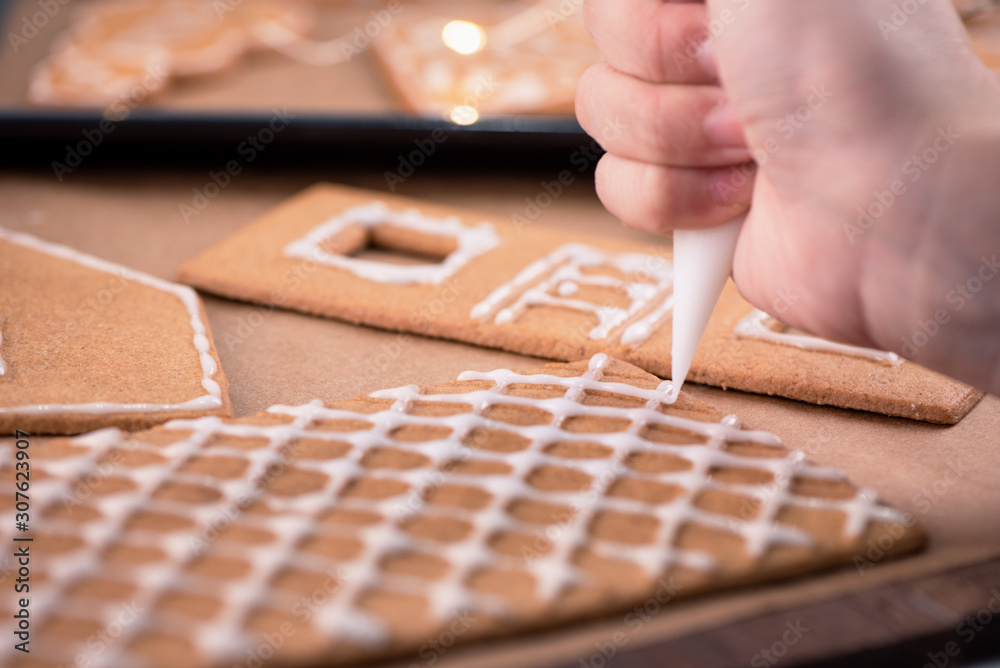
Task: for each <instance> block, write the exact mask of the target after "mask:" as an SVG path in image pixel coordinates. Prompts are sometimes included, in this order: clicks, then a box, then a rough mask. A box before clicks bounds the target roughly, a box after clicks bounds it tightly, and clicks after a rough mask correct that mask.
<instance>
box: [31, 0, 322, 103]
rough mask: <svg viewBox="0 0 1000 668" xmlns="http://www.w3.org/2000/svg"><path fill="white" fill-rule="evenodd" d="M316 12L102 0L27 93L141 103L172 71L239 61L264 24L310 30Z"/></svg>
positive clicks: (264, 5)
mask: <svg viewBox="0 0 1000 668" xmlns="http://www.w3.org/2000/svg"><path fill="white" fill-rule="evenodd" d="M311 21H312V15H311V12H309V11H308V9H307V8H306V7H305V6H304V5H301V4H295V3H280V2H278V1H277V0H240V1H239V2H221V1H220V2H209V1H208V0H146V1H145V2H134V1H133V0H97V1H95V2H91V3H88V4H87V5H85V6H83V7H81V8H80V9H79V10H78V11H77V13H76V14H75V15H74V20H73V24H72V26H71V28H70V29H69V31H68V32H67V34H66V35H65V36H63V38H62V39H61V40H60V42H59V43H58V45H57V46H56V47H55V48H54V49H53V51H52V53H51V54H50V55H49V56H48V57H47V58H46V59H45V60H43V61H42V62H41V63H40V64H39V65H38V66H37V67H36V69H35V71H34V73H33V75H32V78H31V82H30V84H29V88H28V100H29V101H31V102H33V103H35V104H45V105H82V106H107V105H112V104H114V103H116V102H118V103H126V102H132V103H135V102H142V101H144V100H145V99H147V98H149V97H152V96H153V95H155V94H156V93H157V92H159V91H160V90H161V89H163V88H164V87H165V86H166V85H167V84H168V83H169V80H170V78H171V77H183V76H192V75H201V74H208V73H212V72H217V71H219V70H221V69H224V68H226V67H228V66H230V65H232V64H233V63H234V62H236V61H237V60H238V59H239V58H240V57H241V56H242V55H243V53H244V52H245V51H246V50H247V49H249V48H255V47H259V46H262V45H261V44H260V43H259V42H258V41H257V39H256V37H254V35H253V33H254V31H255V30H257V29H258V28H260V27H262V26H276V27H278V28H280V29H283V30H284V31H286V33H290V34H296V35H297V34H300V33H301V32H303V31H305V30H307V29H308V28H309V27H310V25H311Z"/></svg>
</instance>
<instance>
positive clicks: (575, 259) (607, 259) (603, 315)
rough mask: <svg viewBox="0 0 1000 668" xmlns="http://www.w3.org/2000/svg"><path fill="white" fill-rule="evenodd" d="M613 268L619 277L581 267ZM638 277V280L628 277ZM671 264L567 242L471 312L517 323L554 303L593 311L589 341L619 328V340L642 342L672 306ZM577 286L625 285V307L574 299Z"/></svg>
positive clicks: (498, 321) (500, 288)
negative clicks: (535, 308)
mask: <svg viewBox="0 0 1000 668" xmlns="http://www.w3.org/2000/svg"><path fill="white" fill-rule="evenodd" d="M600 267H611V268H613V269H616V270H617V271H619V272H620V273H621V274H623V277H622V278H615V277H612V276H607V275H601V274H588V273H584V271H583V270H584V269H595V268H600ZM630 277H637V280H630ZM673 280H674V271H673V263H672V262H670V261H669V260H665V259H663V258H658V257H656V256H654V255H645V254H642V253H607V252H604V251H601V250H598V249H596V248H593V247H591V246H586V245H584V244H576V243H571V244H565V245H563V246H560V247H559V248H557V249H556V250H554V251H552V252H551V253H549V254H548V255H546V256H545V257H543V258H541V259H539V260H536V261H534V262H532V263H531V264H529V265H528V266H527V267H525V268H524V269H522V270H521V272H520V273H519V274H518V275H517V276H515V277H514V278H513V279H511V280H510V281H508V282H506V283H504V284H503V285H500V286H499V287H497V288H496V289H495V290H493V292H491V293H490V294H489V295H488V296H487V297H486V299H484V300H483V301H481V302H479V303H478V304H476V305H475V306H474V307H472V311H471V312H470V313H469V316H470V317H471V318H474V319H476V320H487V319H490V318H492V319H493V321H494V322H496V323H497V324H505V323H511V322H515V321H516V320H517V318H519V317H520V316H521V314H523V313H524V312H525V311H526V310H527V309H528V308H530V307H532V306H554V307H559V308H568V309H573V310H577V311H583V312H589V313H593V314H594V315H596V316H597V319H598V323H597V325H596V326H595V327H594V328H593V329H591V330H590V332H589V337H590V338H591V339H593V340H605V339H608V338H609V337H611V335H612V334H613V333H615V332H617V331H621V334H620V340H621V342H622V343H623V344H627V345H634V344H639V343H642V342H643V341H645V340H646V339H647V338H649V336H650V335H651V334H652V333H653V331H655V330H656V329H657V328H658V327H659V326H660V325H661V324H662V323H663V321H664V320H665V319H666V318H667V316H668V315H669V314H670V312H671V310H672V309H673V294H672V290H673ZM581 285H586V286H597V287H608V288H615V289H620V290H623V291H624V292H625V293H626V295H627V297H628V299H629V306H628V307H626V308H622V307H618V306H612V305H610V304H604V305H601V304H595V303H593V302H589V301H584V300H580V299H574V298H573V295H574V294H575V293H576V292H577V290H578V289H579V287H580V286H581Z"/></svg>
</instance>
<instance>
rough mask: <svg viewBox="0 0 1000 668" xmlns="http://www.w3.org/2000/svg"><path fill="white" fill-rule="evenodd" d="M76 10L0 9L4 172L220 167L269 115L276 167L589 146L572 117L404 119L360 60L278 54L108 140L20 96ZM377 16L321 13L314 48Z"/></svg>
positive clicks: (351, 10) (192, 86)
mask: <svg viewBox="0 0 1000 668" xmlns="http://www.w3.org/2000/svg"><path fill="white" fill-rule="evenodd" d="M136 1H140V0H136ZM81 4H83V0H0V35H2V36H3V37H4V39H3V42H2V46H0V146H2V147H3V148H2V149H0V162H3V163H6V164H13V165H23V164H26V163H36V164H43V165H49V164H51V163H54V162H60V161H63V162H64V161H65V159H66V157H67V156H68V155H69V154H70V153H71V149H75V148H77V147H78V146H79V145H80V144H84V145H83V146H82V147H81V148H82V150H83V151H87V150H88V149H89V148H93V149H94V150H93V151H91V152H92V153H93V154H94V157H93V158H89V157H88V160H87V161H88V162H91V163H105V162H109V161H119V160H123V159H124V160H128V161H143V162H146V163H147V164H148V163H149V162H150V161H151V160H153V159H155V161H156V162H158V163H161V162H177V161H181V162H205V161H212V162H215V161H218V160H219V159H220V158H224V157H225V155H226V154H228V153H232V152H233V151H234V149H235V147H237V146H239V144H240V143H241V142H242V141H244V140H245V139H246V138H247V136H248V135H249V134H251V133H253V134H256V133H257V132H259V131H260V130H261V128H264V127H266V126H267V125H268V123H269V122H270V120H271V119H272V118H273V116H274V114H275V111H274V110H275V109H277V110H287V112H289V113H288V121H287V125H286V126H285V127H284V129H283V130H282V132H281V133H280V136H279V137H277V139H280V141H275V142H274V143H273V146H270V147H269V150H268V151H267V152H266V156H263V155H262V157H266V158H267V159H268V160H271V161H273V160H275V159H277V160H283V159H295V160H299V159H301V160H311V159H315V160H321V161H323V162H326V163H328V164H337V163H341V164H344V163H348V162H349V163H351V164H356V163H357V162H358V161H361V162H363V163H369V164H370V163H373V162H377V163H379V164H385V163H386V161H392V160H393V159H394V158H397V157H398V156H404V157H405V156H407V155H408V154H409V153H410V152H412V151H413V150H414V142H416V141H418V140H426V139H427V138H428V137H429V136H430V135H431V134H432V133H434V132H437V133H438V135H437V136H441V135H440V133H441V132H442V131H443V132H444V133H445V135H446V136H447V140H446V141H444V142H438V143H437V145H436V147H435V148H436V149H437V150H436V152H437V153H438V156H437V157H435V161H436V162H439V163H445V162H449V163H451V162H455V161H458V162H460V163H477V164H480V165H483V166H490V165H493V166H496V165H505V164H511V163H514V164H534V163H536V162H538V161H541V162H542V163H545V162H547V161H549V160H550V159H556V160H564V159H565V156H566V154H567V152H568V151H572V150H574V149H576V148H579V147H580V146H581V145H587V144H589V143H590V139H589V138H588V137H587V135H586V134H585V133H584V132H583V130H582V129H581V128H580V126H579V124H578V123H577V122H576V119H575V118H573V117H572V116H558V115H549V116H544V115H518V116H494V117H484V118H482V119H480V120H479V121H478V122H476V123H475V124H474V125H469V126H462V125H456V124H454V123H451V122H448V121H446V120H444V119H435V118H424V117H420V116H417V115H415V114H412V113H409V112H407V111H405V110H404V109H402V107H401V105H400V103H399V102H398V100H397V99H395V96H394V94H393V93H392V91H391V90H390V89H389V87H388V85H387V84H385V83H384V81H383V78H382V77H381V76H380V73H379V72H378V71H377V68H376V66H375V63H374V59H373V57H372V56H371V54H370V53H368V52H367V51H366V52H364V53H362V54H361V55H360V56H358V57H357V58H354V59H352V60H351V61H350V62H349V63H346V64H342V65H333V66H327V67H325V68H318V67H314V66H306V65H302V64H301V63H295V62H292V61H290V60H289V59H287V58H285V57H283V56H281V55H279V54H277V53H274V52H257V53H251V54H249V55H248V56H246V57H244V59H243V60H241V61H240V62H239V63H237V64H236V65H235V66H231V67H230V68H229V69H228V70H227V71H224V72H221V73H219V74H215V75H206V76H203V77H198V78H193V79H189V80H185V83H184V84H183V85H179V86H172V87H171V88H170V89H168V91H167V92H165V93H163V94H160V95H158V96H157V98H155V100H153V101H151V102H150V103H149V104H146V103H143V104H138V105H136V106H135V107H133V108H132V109H131V110H130V112H129V113H128V115H127V117H126V118H124V119H121V120H117V121H114V122H113V129H112V131H111V132H104V131H102V130H101V128H102V125H101V123H102V121H104V122H105V125H104V127H105V128H107V127H111V126H108V125H107V122H108V121H107V119H105V118H104V117H103V116H102V113H101V111H100V110H97V109H85V108H77V109H69V108H46V107H39V106H34V105H31V104H30V103H28V102H27V100H26V95H25V94H26V90H27V85H28V80H29V77H30V72H31V70H32V69H33V68H34V67H35V65H36V64H37V63H38V62H39V61H41V60H42V59H43V58H44V57H45V55H46V54H47V53H48V52H49V49H50V47H51V46H52V44H53V42H54V41H55V40H56V39H58V37H59V35H60V34H61V33H63V31H64V30H65V29H66V28H67V26H68V25H69V24H70V19H71V17H72V15H73V13H74V10H75V9H76V8H77V7H78V6H80V5H81ZM379 5H380V3H378V2H376V1H375V0H340V1H338V2H329V1H327V2H321V3H317V4H316V5H315V6H316V7H317V13H318V15H319V23H318V26H317V30H318V31H319V37H329V36H334V35H338V34H345V33H347V32H349V27H350V26H354V25H358V24H360V23H362V22H363V21H364V20H365V18H366V17H367V16H368V14H369V13H370V12H371V11H373V10H374V9H375V8H377V7H378V6H379ZM11 35H18V36H21V37H24V38H25V39H23V40H22V39H16V38H15V39H12V38H11ZM15 42H16V44H15ZM95 133H96V134H95ZM98 136H99V137H100V140H101V141H100V145H99V146H97V145H96V144H95V140H96V138H97V137H98ZM88 137H89V138H90V140H89V141H88ZM88 143H89V144H93V146H92V147H88V146H86V144H88ZM595 148H596V147H595Z"/></svg>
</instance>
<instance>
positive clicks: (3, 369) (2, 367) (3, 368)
mask: <svg viewBox="0 0 1000 668" xmlns="http://www.w3.org/2000/svg"><path fill="white" fill-rule="evenodd" d="M5 324H7V319H6V318H3V317H0V376H3V375H4V374H6V373H7V363H6V362H4V361H3V326H4V325H5Z"/></svg>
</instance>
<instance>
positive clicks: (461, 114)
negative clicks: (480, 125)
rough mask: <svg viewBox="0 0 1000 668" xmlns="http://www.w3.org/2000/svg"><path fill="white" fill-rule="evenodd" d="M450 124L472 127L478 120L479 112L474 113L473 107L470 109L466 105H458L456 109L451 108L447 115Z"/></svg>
mask: <svg viewBox="0 0 1000 668" xmlns="http://www.w3.org/2000/svg"><path fill="white" fill-rule="evenodd" d="M448 117H449V118H450V119H451V122H452V123H455V124H457V125H472V124H473V123H475V122H476V121H478V120H479V112H478V111H476V108H475V107H470V106H468V105H466V104H460V105H458V106H457V107H452V108H451V112H450V113H449V114H448Z"/></svg>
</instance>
